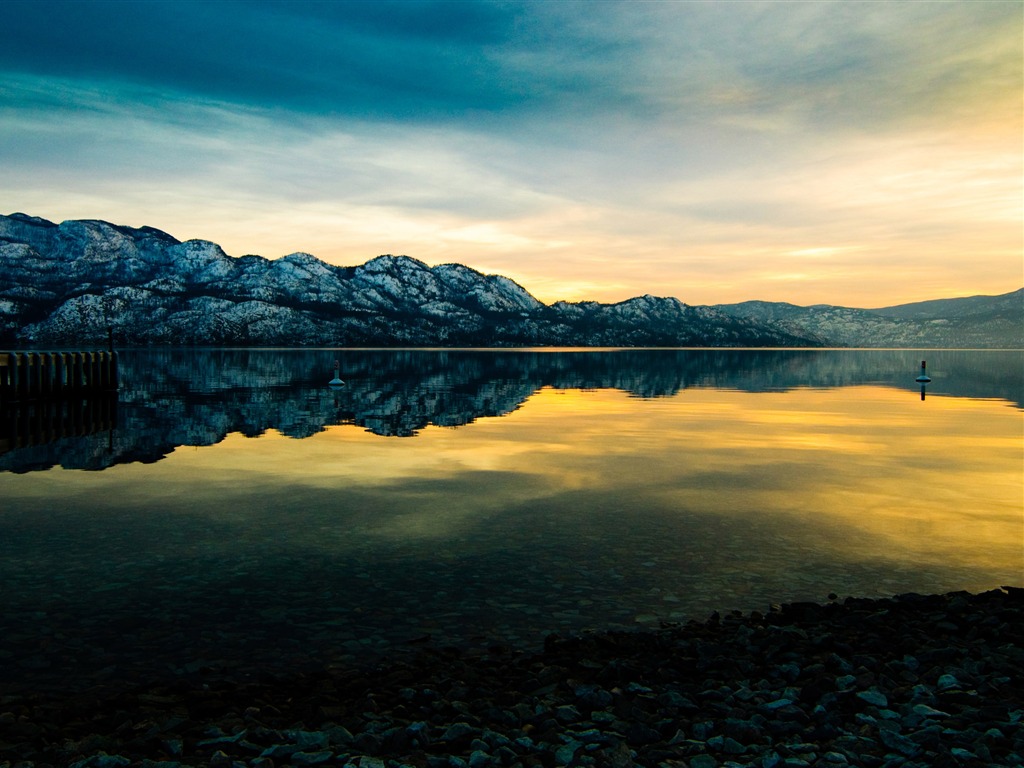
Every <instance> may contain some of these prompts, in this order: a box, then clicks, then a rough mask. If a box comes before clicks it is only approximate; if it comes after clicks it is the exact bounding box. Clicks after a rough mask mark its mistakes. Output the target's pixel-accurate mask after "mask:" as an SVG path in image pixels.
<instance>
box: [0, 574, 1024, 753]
mask: <svg viewBox="0 0 1024 768" xmlns="http://www.w3.org/2000/svg"><path fill="white" fill-rule="evenodd" d="M949 614H955V617H956V621H955V622H952V621H950V622H948V623H950V624H951V625H953V626H956V627H958V626H961V625H966V626H970V627H971V628H972V629H971V632H970V635H969V636H967V635H965V634H964V633H962V632H961V631H960V630H959V629H957V630H956V631H953V630H947V629H943V628H942V626H940V625H941V624H943V623H947V622H946V621H944V620H945V618H946V617H947V615H949ZM1021 648H1024V590H1020V589H1012V588H1006V589H1004V590H994V591H992V592H986V593H983V594H980V595H967V594H965V593H955V594H953V595H931V596H924V595H913V596H897V597H895V598H887V599H880V600H869V599H862V598H848V599H846V600H845V601H843V602H836V601H832V602H830V603H828V604H825V605H814V604H803V603H801V604H799V605H798V606H796V607H790V606H779V607H778V608H777V609H775V610H771V611H768V612H765V613H761V612H754V613H752V614H750V615H746V616H744V615H742V614H738V613H737V614H728V615H720V616H717V617H713V618H712V619H711V620H709V621H707V622H703V623H699V622H689V623H687V624H685V625H680V626H675V627H665V628H662V629H657V630H653V629H635V630H628V631H627V630H610V631H603V632H584V633H579V634H564V635H558V634H554V635H551V636H549V637H548V638H547V640H546V642H545V644H544V648H543V650H538V651H534V652H528V651H523V650H513V649H510V648H505V647H499V646H496V645H494V644H487V643H486V642H484V644H482V645H481V646H479V647H476V648H465V647H463V648H450V649H435V648H425V649H423V650H422V651H420V652H419V653H418V655H416V656H415V657H411V656H404V655H399V656H396V657H395V658H394V659H392V660H391V661H389V662H378V663H374V664H372V665H367V666H359V665H352V666H347V667H346V666H331V667H330V668H325V669H323V670H320V671H316V672H300V671H297V672H295V673H294V674H292V675H286V676H285V675H281V676H278V675H269V676H267V677H266V678H265V679H262V678H260V677H259V676H258V675H254V676H246V675H244V674H242V673H241V672H240V671H239V668H237V667H236V668H232V669H233V670H234V671H230V672H225V671H223V668H222V667H218V666H217V665H213V666H209V667H204V668H208V669H209V670H210V671H208V672H207V673H205V674H203V676H202V677H201V678H200V679H201V682H195V683H193V682H190V681H189V680H185V679H174V680H172V681H171V682H155V683H152V684H149V685H143V686H140V687H139V688H137V689H135V690H133V691H131V692H125V691H124V690H122V689H120V688H118V687H116V686H114V687H112V688H111V689H110V693H109V695H106V696H105V694H104V687H103V682H102V679H100V680H98V681H97V684H96V685H95V686H94V688H92V689H90V694H89V696H88V697H86V698H83V697H82V696H81V695H77V696H75V695H67V696H64V697H61V696H59V695H56V694H47V695H42V694H31V695H25V696H19V695H11V694H4V693H0V744H3V745H4V757H3V758H0V768H13V767H14V766H16V765H18V766H24V768H28V766H29V765H34V766H43V765H50V766H70V767H71V768H119V767H120V766H131V768H135V766H139V767H140V768H194V767H195V766H199V765H204V766H210V768H285V767H286V766H291V768H300V767H301V766H320V765H323V766H328V765H329V766H349V768H552V767H553V766H572V767H573V768H576V767H577V766H579V768H584V767H586V766H595V768H603V767H604V766H608V767H609V768H637V766H645V767H646V766H658V767H659V768H734V767H736V766H745V767H747V768H750V767H754V768H784V767H786V768H797V767H798V766H814V767H816V768H819V767H820V768H828V767H829V766H834V767H835V768H841V767H842V766H847V765H852V766H864V768H925V766H932V765H955V764H957V763H956V761H959V762H961V763H964V764H966V765H972V764H978V765H992V766H1017V765H1022V764H1024V725H1022V722H1021V720H1022V716H1024V699H1022V696H1024V692H1022V690H1021V686H1019V685H1017V684H1016V683H1017V682H1018V681H1019V680H1021V679H1024V652H1022V651H1021V650H1020V649H1021ZM908 659H913V666H915V667H916V672H915V675H917V676H918V682H913V683H911V682H910V681H908V680H906V679H905V678H904V677H903V676H901V675H900V671H901V670H906V669H909V668H910V666H912V665H911V663H909V662H908V661H907V660H908ZM218 669H220V670H221V671H218ZM843 669H848V670H849V671H848V672H847V673H845V674H842V675H839V676H838V677H837V676H836V672H838V671H841V670H843ZM968 681H969V682H968Z"/></svg>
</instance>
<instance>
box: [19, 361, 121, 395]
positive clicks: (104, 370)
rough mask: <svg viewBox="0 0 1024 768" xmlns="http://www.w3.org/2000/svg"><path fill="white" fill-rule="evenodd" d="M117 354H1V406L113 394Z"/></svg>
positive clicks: (116, 383)
mask: <svg viewBox="0 0 1024 768" xmlns="http://www.w3.org/2000/svg"><path fill="white" fill-rule="evenodd" d="M118 386H119V382H118V365H117V353H116V352H105V351H104V352H45V353H40V352H0V404H4V403H16V402H27V401H32V400H46V399H51V398H58V399H59V398H63V397H73V396H79V395H82V396H90V395H95V394H105V393H109V392H116V391H117V389H118Z"/></svg>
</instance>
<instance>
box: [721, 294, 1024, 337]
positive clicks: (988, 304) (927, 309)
mask: <svg viewBox="0 0 1024 768" xmlns="http://www.w3.org/2000/svg"><path fill="white" fill-rule="evenodd" d="M718 308H719V309H720V310H722V311H723V312H727V313H729V314H731V315H734V316H736V317H742V318H746V319H748V320H752V321H754V322H760V323H770V324H773V325H775V326H778V327H782V328H785V329H787V330H790V331H791V332H793V333H796V334H803V335H808V336H813V337H815V338H818V339H820V340H821V341H822V342H823V343H825V344H827V345H829V346H840V347H893V348H908V349H909V348H920V347H924V348H950V349H971V348H977V349H990V348H1004V349H1020V348H1024V288H1022V289H1019V290H1016V291H1013V292H1012V293H1005V294H1002V295H999V296H971V297H968V298H962V299H937V300H934V301H922V302H917V303H914V304H901V305H898V306H895V307H883V308H882V309H853V308H850V307H836V306H832V305H828V304H819V305H815V306H811V307H798V306H796V305H794V304H786V303H780V302H765V301H746V302H743V303H741V304H724V305H720V306H719V307H718Z"/></svg>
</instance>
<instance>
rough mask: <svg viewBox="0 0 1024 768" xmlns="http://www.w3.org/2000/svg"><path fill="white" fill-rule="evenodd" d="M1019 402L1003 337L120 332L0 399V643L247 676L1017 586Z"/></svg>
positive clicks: (1022, 542)
mask: <svg viewBox="0 0 1024 768" xmlns="http://www.w3.org/2000/svg"><path fill="white" fill-rule="evenodd" d="M921 357H927V359H928V369H929V374H930V375H931V376H932V377H933V382H932V383H931V384H930V385H928V388H927V391H926V392H924V393H922V391H921V389H920V386H919V385H917V384H915V383H914V377H915V376H916V375H917V373H918V370H917V368H918V366H919V364H920V360H921ZM336 359H337V360H339V362H340V364H341V368H342V378H344V379H345V380H346V386H345V387H344V388H342V389H338V390H332V389H330V388H329V387H327V386H326V382H327V381H328V380H329V379H330V378H331V377H332V376H333V363H334V360H336ZM1022 408H1024V353H1021V352H961V351H955V352H953V351H950V352H943V351H929V352H928V353H918V352H902V351H901V352H886V351H797V352H794V351H785V352H783V351H675V350H651V351H643V350H621V351H579V352H573V351H507V352H481V351H379V352H374V351H352V350H342V351H338V350H334V351H332V350H316V351H310V350H302V351H296V350H273V351H272V350H266V351H262V350H261V351H238V350H224V351H200V352H196V351H159V352H126V353H123V355H122V392H121V393H120V397H119V399H118V401H117V402H116V403H114V404H113V405H112V406H111V405H110V404H100V405H94V404H90V405H89V406H88V408H85V409H71V410H68V411H62V412H60V413H54V412H50V411H47V410H46V409H45V408H39V409H28V410H22V411H11V410H10V409H8V411H7V412H5V413H4V414H3V422H2V425H3V429H4V430H5V431H4V432H3V433H2V434H0V450H4V451H5V452H3V453H0V498H2V500H3V505H2V507H0V585H2V592H0V608H2V611H0V667H2V668H4V669H6V670H7V671H6V672H5V673H4V674H5V675H6V676H7V677H8V682H9V683H10V684H11V685H13V686H15V687H17V686H25V687H34V688H46V687H47V686H54V687H62V686H63V687H66V686H75V685H78V686H83V687H84V686H87V685H89V684H92V683H93V682H95V681H97V680H100V681H104V682H107V683H109V682H111V681H118V680H121V681H125V682H126V683H127V682H128V681H130V680H137V679H139V678H140V677H142V676H146V675H191V674H203V673H206V672H207V671H208V670H210V669H218V670H228V671H231V670H236V672H237V674H239V675H243V674H252V673H253V670H254V669H255V670H272V669H277V668H298V667H316V666H323V665H330V664H335V663H345V662H348V661H350V660H352V659H363V658H372V657H373V655H374V654H380V653H394V652H401V651H402V650H403V649H406V648H415V647H421V646H422V645H425V644H428V645H435V646H436V645H445V644H465V643H479V642H481V641H482V640H483V639H485V638H486V639H487V641H492V640H497V641H501V642H504V643H508V644H512V645H517V646H522V647H525V648H536V647H539V646H540V644H541V643H542V641H543V637H544V636H545V635H546V634H547V633H548V632H552V631H559V632H561V631H570V630H572V631H575V630H582V629H586V628H605V627H637V626H657V625H658V624H659V623H660V622H662V621H669V622H671V621H686V620H689V619H703V618H706V616H707V615H708V614H709V613H710V612H712V611H714V610H719V611H727V610H732V609H739V610H745V611H747V610H753V609H765V608H766V607H767V606H768V605H769V604H770V603H774V602H788V601H794V600H818V601H824V600H826V599H827V596H828V594H829V593H830V592H834V593H836V594H838V595H840V596H845V595H859V596H881V595H889V594H895V593H900V592H906V591H918V592H942V591H949V590H957V589H968V590H972V591H977V590H984V589H989V588H992V587H996V586H999V585H1002V584H1014V585H1018V586H1020V585H1024V576H1022V574H1024V438H1022V427H1024V418H1022V415H1024V412H1022ZM59 419H63V420H64V421H65V422H67V421H68V420H69V419H70V420H71V421H72V422H73V424H74V426H73V428H71V427H69V426H67V424H65V426H64V427H63V431H64V432H72V431H74V432H77V433H78V434H77V435H70V436H66V437H63V438H59V439H54V440H50V441H48V442H44V443H42V444H36V445H28V444H27V443H29V442H31V441H33V440H36V441H40V440H41V439H42V438H41V430H42V428H41V427H40V424H44V425H47V429H51V431H52V430H53V429H56V427H55V424H56V422H57V421H58V420H59ZM82 432H85V433H87V434H81V433H82ZM54 436H55V435H53V434H50V437H54Z"/></svg>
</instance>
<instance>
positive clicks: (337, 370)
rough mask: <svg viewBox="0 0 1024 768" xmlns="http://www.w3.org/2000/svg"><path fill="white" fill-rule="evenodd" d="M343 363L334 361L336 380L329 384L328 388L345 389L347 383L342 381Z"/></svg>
mask: <svg viewBox="0 0 1024 768" xmlns="http://www.w3.org/2000/svg"><path fill="white" fill-rule="evenodd" d="M340 373H341V363H340V362H339V361H337V360H335V361H334V378H333V379H331V380H330V381H329V382H327V384H328V386H331V387H344V386H345V382H344V381H342V380H341V376H340Z"/></svg>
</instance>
